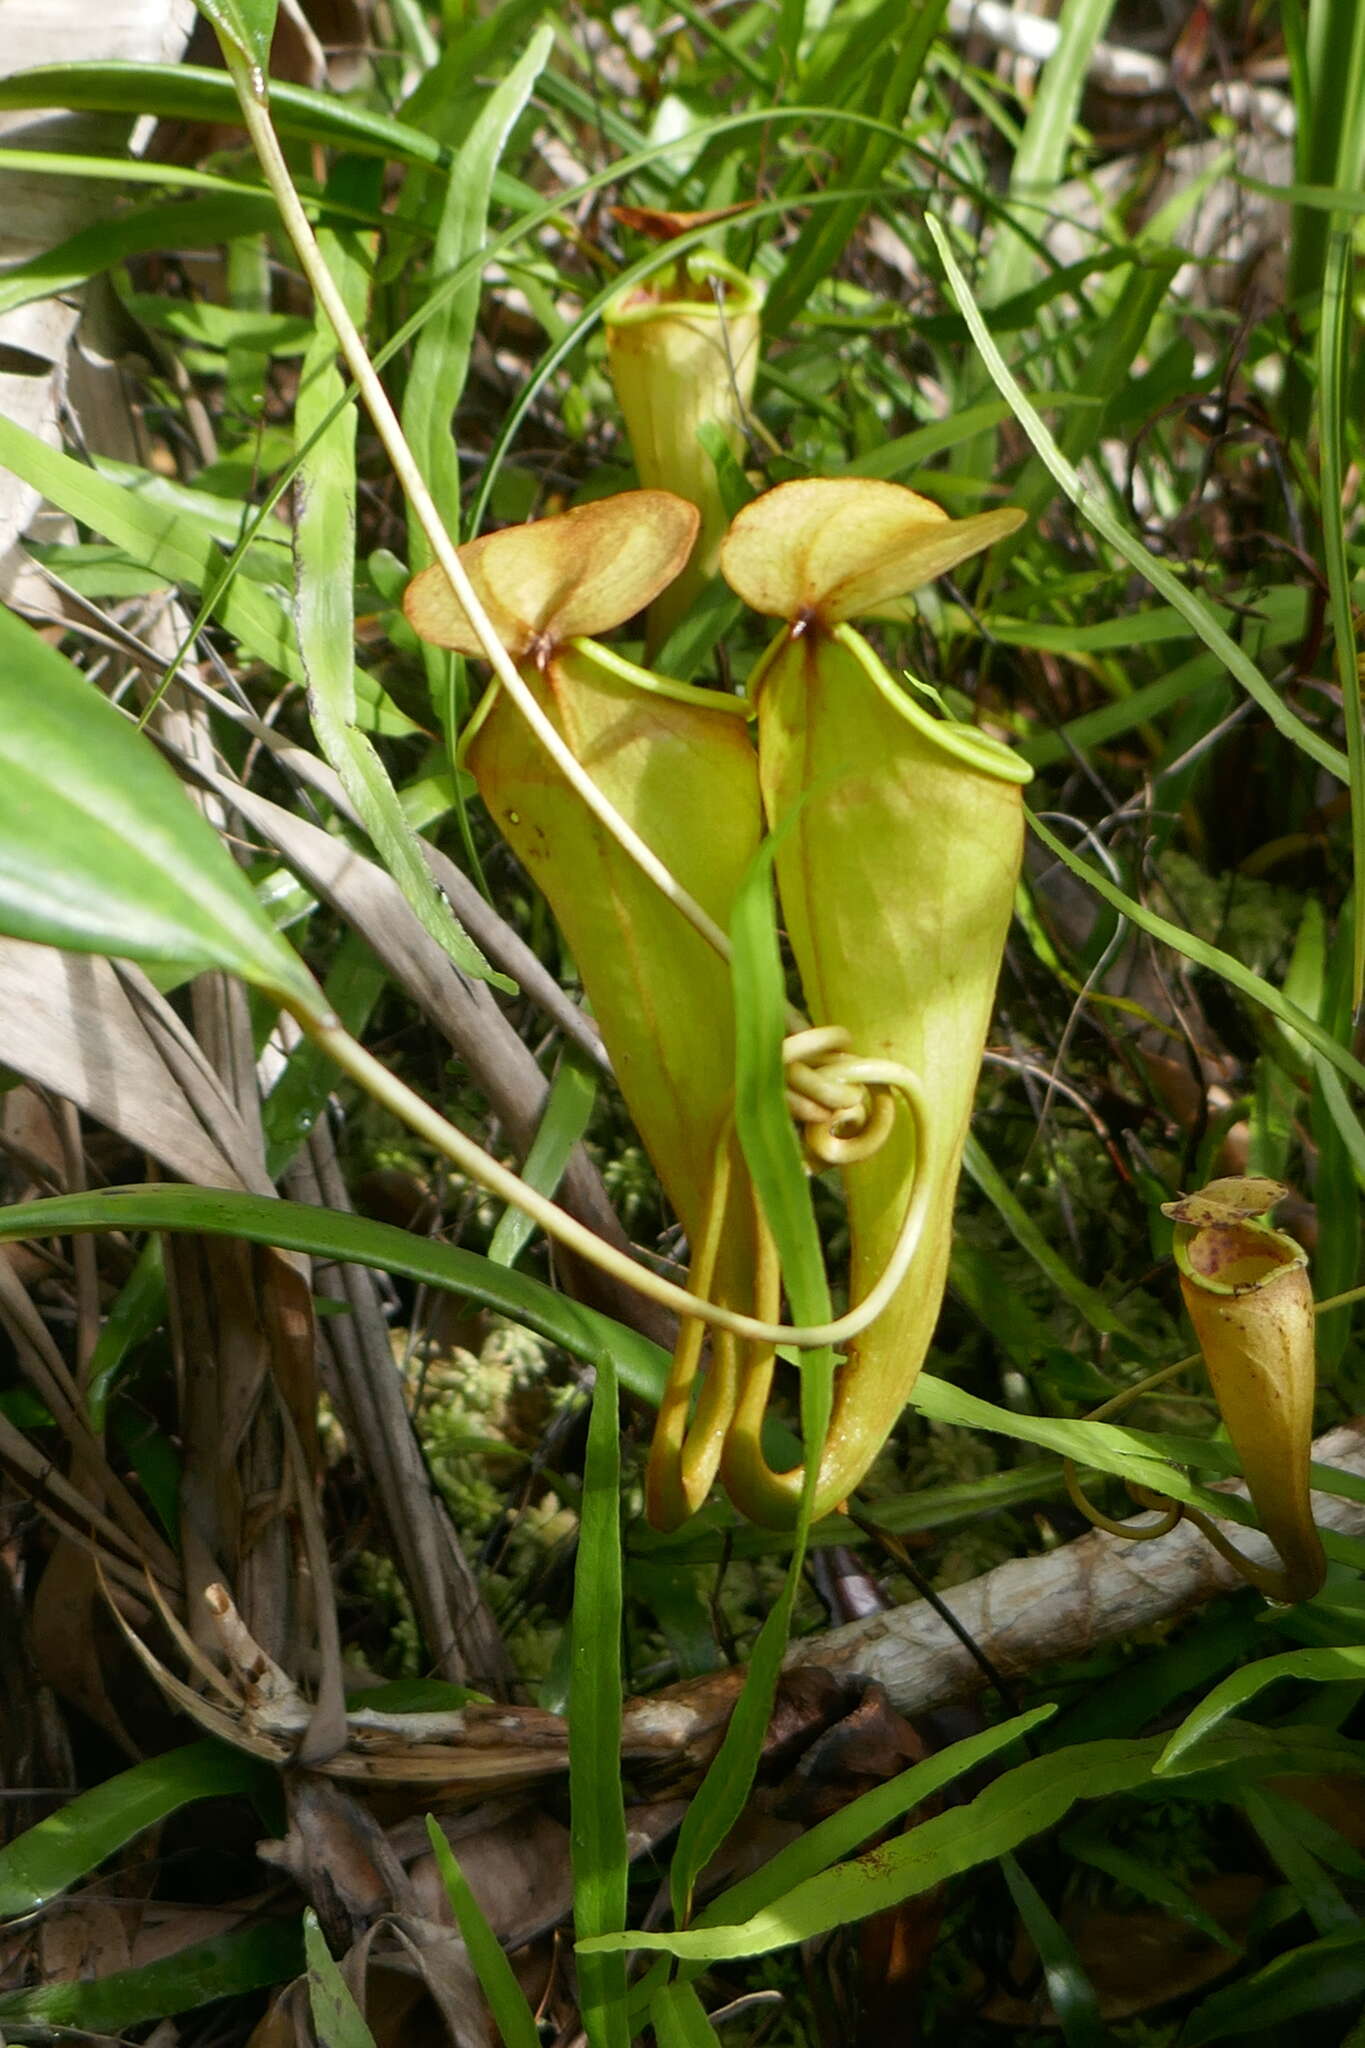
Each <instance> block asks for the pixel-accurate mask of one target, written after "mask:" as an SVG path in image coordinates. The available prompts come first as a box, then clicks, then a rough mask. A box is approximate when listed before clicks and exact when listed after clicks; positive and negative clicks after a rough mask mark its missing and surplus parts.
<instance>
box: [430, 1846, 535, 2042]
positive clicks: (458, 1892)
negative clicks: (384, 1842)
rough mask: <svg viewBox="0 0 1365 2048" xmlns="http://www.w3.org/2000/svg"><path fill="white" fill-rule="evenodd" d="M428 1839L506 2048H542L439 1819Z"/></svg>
mask: <svg viewBox="0 0 1365 2048" xmlns="http://www.w3.org/2000/svg"><path fill="white" fill-rule="evenodd" d="M427 1840H428V1841H429V1842H430V1844H431V1853H432V1855H433V1856H434V1857H435V1858H436V1868H437V1869H438V1870H439V1871H440V1873H441V1883H442V1884H443V1885H444V1886H445V1893H446V1897H447V1899H449V1901H450V1910H451V1912H452V1914H453V1915H454V1918H455V1925H456V1926H457V1927H458V1928H459V1930H460V1933H461V1936H462V1937H463V1939H464V1945H465V1947H466V1949H468V1951H469V1960H470V1962H471V1963H472V1964H473V1966H474V1974H475V1975H476V1976H477V1978H478V1980H479V1987H480V1989H481V1990H482V1992H483V1995H484V1997H485V1998H486V1999H487V2000H488V2009H489V2011H490V2012H491V2013H492V2015H493V2019H494V2023H495V2024H496V2026H497V2029H498V2032H499V2034H500V2035H501V2037H502V2041H503V2048H540V2036H539V2034H538V2033H537V2032H536V2019H535V2014H534V2013H533V2012H532V2011H531V2008H530V2006H529V2005H528V2004H527V2003H526V1993H525V1992H524V1991H523V1990H522V1988H521V1986H520V1984H519V1983H518V1982H517V1979H516V1975H515V1972H514V1971H513V1969H512V1965H511V1964H510V1963H509V1962H508V1960H507V1957H506V1956H505V1955H504V1954H503V1951H502V1945H501V1943H500V1942H499V1940H498V1937H497V1935H496V1934H494V1932H493V1930H492V1928H491V1927H490V1926H489V1924H488V1922H487V1920H486V1919H485V1918H484V1914H483V1908H482V1907H481V1906H480V1904H479V1902H478V1900H477V1899H476V1898H475V1896H474V1894H473V1892H472V1891H471V1890H470V1888H469V1881H468V1879H467V1878H466V1876H465V1874H464V1872H463V1871H462V1870H461V1868H460V1866H459V1863H458V1862H457V1861H456V1858H455V1852H454V1850H453V1849H452V1848H451V1846H450V1844H449V1842H448V1841H447V1840H446V1838H445V1836H444V1834H443V1833H442V1831H441V1828H440V1826H439V1825H438V1823H437V1821H436V1818H435V1816H434V1815H433V1814H430V1813H429V1814H428V1815H427Z"/></svg>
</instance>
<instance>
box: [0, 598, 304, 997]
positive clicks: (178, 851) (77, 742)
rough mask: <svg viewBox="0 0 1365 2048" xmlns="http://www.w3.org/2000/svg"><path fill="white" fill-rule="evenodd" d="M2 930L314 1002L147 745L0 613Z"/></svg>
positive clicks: (287, 953) (237, 875) (67, 667)
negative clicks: (233, 977) (225, 974)
mask: <svg viewBox="0 0 1365 2048" xmlns="http://www.w3.org/2000/svg"><path fill="white" fill-rule="evenodd" d="M0 787H3V790H4V804H3V807H2V808H0V931H3V932H5V933H6V934H7V935H8V936H9V937H11V938H19V939H29V940H33V941H36V942H37V943H38V944H40V945H47V946H62V947H67V948H70V949H72V950H74V951H76V952H82V953H104V954H112V955H114V956H116V957H122V958H127V959H134V960H147V961H157V962H162V963H171V964H176V965H184V966H186V967H196V968H200V967H221V968H226V969H228V970H229V971H230V972H232V973H234V974H240V975H241V976H243V978H244V979H246V980H247V981H250V982H253V983H255V984H256V985H257V986H258V987H261V988H265V989H268V990H271V991H273V992H274V993H275V994H276V995H278V996H284V995H288V996H290V997H292V998H293V999H294V1000H295V1001H298V1002H301V1003H302V1005H303V1007H304V1008H305V1009H312V1008H313V1007H314V1006H315V1000H316V997H317V991H316V989H315V987H314V984H313V982H312V979H311V977H310V976H309V974H308V972H307V970H306V968H305V967H304V966H303V964H302V962H301V961H300V960H299V958H298V956H297V955H296V954H295V953H294V952H293V951H292V949H291V948H290V947H289V946H288V945H287V944H286V943H285V941H284V940H283V939H282V938H280V936H279V934H278V933H277V932H276V931H275V929H274V927H273V925H271V924H270V922H269V920H268V919H267V918H266V917H265V915H264V913H263V912H262V911H261V909H260V907H259V906H258V904H257V902H256V899H255V897H254V896H253V895H252V892H251V889H250V887H249V885H248V883H247V881H246V878H245V876H244V875H243V874H242V872H241V870H240V869H239V868H238V867H237V866H236V865H235V864H234V862H233V860H232V858H231V856H230V855H229V854H228V853H227V851H226V850H225V848H224V847H223V845H222V843H221V841H220V840H219V839H218V838H217V836H216V834H215V833H214V832H213V830H212V828H211V827H210V826H209V825H208V824H206V823H205V821H204V819H203V818H202V817H200V815H199V814H198V812H197V811H196V810H195V809H194V807H193V805H192V804H191V803H190V801H189V798H188V797H187V796H186V795H185V793H184V791H183V790H182V789H181V787H180V785H179V783H178V782H177V781H176V779H175V777H174V775H173V774H172V773H171V771H170V769H169V768H168V767H167V766H166V764H165V763H164V762H163V761H162V760H161V758H160V756H159V755H158V754H157V753H156V751H155V749H154V748H153V747H152V745H151V743H150V741H148V740H146V739H145V738H143V736H142V735H141V734H140V733H138V732H137V731H136V729H135V728H134V727H133V726H132V725H131V724H130V723H129V721H128V720H127V719H126V718H125V717H124V715H123V713H122V712H120V711H116V710H115V709H114V707H113V705H112V704H110V703H109V702H108V701H107V700H106V699H105V698H104V697H102V696H101V695H100V693H99V691H98V690H96V689H95V688H94V687H93V686H92V685H91V684H89V683H87V682H86V681H85V679H84V678H83V677H82V676H81V675H80V674H79V673H78V672H77V671H76V670H75V669H74V668H73V667H72V666H71V663H70V662H69V661H67V660H66V659H65V658H64V656H62V655H60V654H58V653H57V651H56V649H55V648H52V647H49V646H48V645H47V643H46V641H44V640H41V639H40V638H39V637H38V635H37V634H36V633H35V632H33V631H32V629H31V628H30V627H28V626H26V625H24V624H23V622H22V621H21V620H19V619H17V618H16V617H15V615H14V614H13V613H12V612H10V611H6V610H3V609H0Z"/></svg>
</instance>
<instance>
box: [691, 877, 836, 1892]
mask: <svg viewBox="0 0 1365 2048" xmlns="http://www.w3.org/2000/svg"><path fill="white" fill-rule="evenodd" d="M777 844H778V841H777V839H776V838H770V839H767V840H765V841H764V843H763V845H762V847H760V849H759V852H758V854H757V855H756V857H755V859H754V860H753V862H752V864H751V866H750V869H749V872H748V874H747V875H746V877H745V879H744V881H743V883H742V884H741V887H740V890H739V893H738V895H737V897H736V899H735V907H734V912H733V915H732V919H731V925H730V942H731V946H732V949H733V950H732V954H731V986H732V988H733V991H734V998H735V1127H736V1130H737V1131H738V1133H739V1138H740V1145H741V1149H742V1150H743V1153H744V1160H745V1164H746V1166H747V1167H748V1169H749V1171H750V1173H751V1174H752V1176H753V1180H754V1186H755V1187H756V1189H757V1190H758V1194H759V1199H760V1201H761V1202H762V1204H763V1212H764V1214H765V1216H766V1217H767V1219H768V1223H769V1226H770V1228H771V1230H772V1233H773V1237H774V1239H775V1241H776V1244H777V1250H778V1256H779V1258H780V1260H781V1263H782V1274H783V1279H784V1282H785V1284H786V1288H787V1298H788V1300H789V1302H790V1304H791V1309H792V1313H793V1315H794V1316H795V1317H796V1318H797V1319H798V1320H799V1321H801V1322H808V1321H809V1322H813V1323H820V1322H825V1321H828V1319H829V1315H830V1304H829V1288H828V1284H827V1282H826V1279H825V1269H824V1259H823V1255H822V1253H821V1249H820V1238H819V1232H818V1231H817V1229H816V1225H815V1214H814V1211H813V1209H812V1207H811V1198H810V1187H809V1184H808V1182H807V1179H806V1173H805V1168H804V1166H803V1164H802V1161H801V1154H800V1150H799V1148H798V1146H797V1142H796V1137H795V1134H794V1132H793V1130H792V1124H791V1118H790V1116H789V1115H788V1112H787V1106H786V1101H785V1097H784V1092H783V1069H782V1040H783V1036H784V1034H785V1031H786V989H785V986H784V983H783V975H782V957H781V952H780V950H779V947H778V940H777V925H776V919H775V906H774V898H773V884H772V861H773V855H774V853H775V851H776V847H777ZM833 1387H834V1357H833V1353H832V1352H830V1351H819V1352H807V1353H806V1354H805V1356H804V1358H803V1360H802V1367H801V1425H802V1434H803V1438H804V1442H805V1455H806V1483H805V1487H804V1491H803V1494H802V1501H801V1510H800V1514H799V1517H798V1520H797V1525H796V1529H795V1532H794V1535H793V1542H792V1555H791V1561H790V1564H789V1565H788V1568H787V1576H786V1579H785V1580H784V1582H783V1586H782V1591H781V1593H780V1594H779V1595H778V1598H777V1602H776V1604H775V1606H774V1607H773V1609H772V1611H771V1613H770V1614H769V1615H768V1618H767V1620H766V1621H765V1622H764V1624H763V1627H762V1629H761V1630H760V1632H759V1635H758V1640H757V1641H756V1642H755V1644H754V1647H753V1651H752V1653H751V1655H750V1659H749V1672H748V1676H747V1678H746V1680H745V1684H744V1690H743V1692H742V1693H741V1694H740V1696H739V1699H738V1701H737V1702H736V1704H735V1709H734V1712H733V1714H732V1715H731V1717H730V1725H729V1727H728V1728H727V1729H726V1731H725V1738H724V1740H723V1742H722V1743H721V1746H720V1749H719V1750H718V1752H717V1753H716V1756H715V1758H714V1759H713V1761H712V1764H711V1767H710V1769H709V1770H708V1771H707V1773H706V1776H705V1778H704V1779H703V1780H702V1783H701V1786H700V1787H699V1789H698V1791H697V1793H696V1794H695V1796H694V1798H693V1800H692V1803H691V1805H690V1806H689V1807H688V1810H687V1813H686V1816H685V1817H684V1820H683V1824H682V1828H681V1829H680V1831H679V1835H678V1843H677V1847H676V1849H675V1851H674V1855H673V1864H672V1868H671V1870H670V1873H669V1887H670V1891H671V1895H672V1900H673V1915H674V1918H675V1919H676V1920H677V1922H678V1924H679V1925H680V1926H681V1925H683V1924H684V1923H685V1922H686V1920H687V1917H688V1915H689V1913H690V1911H691V1905H692V1893H693V1890H694V1888H695V1886H696V1882H697V1879H698V1877H699V1876H700V1875H701V1873H702V1871H703V1870H704V1869H705V1867H706V1865H707V1864H708V1863H709V1862H710V1860H711V1858H712V1857H713V1856H714V1855H715V1853H716V1851H717V1850H718V1849H719V1847H720V1845H721V1843H722V1842H723V1841H724V1840H725V1838H726V1836H727V1835H728V1834H729V1832H730V1830H731V1828H732V1827H733V1826H734V1824H735V1822H736V1821H737V1820H738V1819H739V1816H740V1814H741V1813H742V1812H743V1810H744V1804H745V1801H746V1800H747V1799H748V1797H749V1791H750V1788H751V1786H752V1784H753V1780H754V1773H755V1771H756V1770H757V1768H758V1761H759V1757H760V1755H761V1753H762V1749H763V1742H764V1738H765V1736H766V1734H767V1731H768V1723H769V1721H770V1719H771V1717H772V1710H773V1701H774V1698H775V1696H776V1692H777V1682H778V1679H779V1677H780V1676H781V1671H782V1657H783V1653H784V1651H785V1649H786V1644H787V1637H788V1635H789V1633H790V1631H791V1618H792V1613H793V1610H794V1608H795V1605H796V1596H797V1593H798V1592H799V1590H800V1585H801V1572H802V1568H803V1565H804V1562H805V1553H806V1543H807V1539H808V1537H809V1534H810V1519H811V1514H810V1511H811V1504H812V1498H813V1491H814V1484H815V1477H816V1474H817V1472H818V1470H819V1465H820V1456H821V1452H822V1450H823V1447H824V1441H825V1434H826V1431H827V1430H828V1428H829V1417H830V1412H831V1408H832V1405H833Z"/></svg>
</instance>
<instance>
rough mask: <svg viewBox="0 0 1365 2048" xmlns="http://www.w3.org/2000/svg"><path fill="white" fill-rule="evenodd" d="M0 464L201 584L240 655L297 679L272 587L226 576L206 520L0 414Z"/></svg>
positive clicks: (290, 636)
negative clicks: (99, 468) (107, 472)
mask: <svg viewBox="0 0 1365 2048" xmlns="http://www.w3.org/2000/svg"><path fill="white" fill-rule="evenodd" d="M0 464H3V466H4V467H5V468H6V469H11V470H13V471H14V474H15V475H16V476H20V477H22V478H23V480H24V482H25V483H28V484H32V485H33V487H34V488H35V489H36V490H40V491H41V492H42V493H43V495H44V496H45V497H47V498H50V499H51V500H52V502H53V504H54V505H56V506H57V507H58V508H59V509H60V510H61V511H63V512H66V513H68V514H69V515H70V516H71V518H73V519H79V520H80V521H81V523H82V524H83V525H86V526H91V527H93V528H94V529H95V531H96V532H97V533H102V534H104V535H105V536H106V537H107V538H108V539H109V540H111V541H113V542H114V543H115V544H116V545H117V546H118V547H121V548H122V549H123V550H124V552H125V553H126V554H127V555H129V556H130V557H131V559H132V560H133V561H135V562H137V563H140V564H141V565H142V566H144V567H145V568H148V569H152V570H155V571H156V573H157V574H158V575H161V576H164V577H165V578H166V581H167V582H168V583H169V584H172V585H174V586H175V587H177V588H181V589H186V590H197V591H203V592H204V593H205V594H206V596H209V597H210V598H211V604H210V609H211V610H212V612H213V614H214V615H215V616H216V617H217V618H219V619H221V621H222V623H223V625H224V626H225V627H226V628H227V630H228V631H229V632H230V633H231V634H232V636H233V638H234V639H235V640H237V641H238V642H239V643H240V645H241V647H242V648H243V650H244V651H245V652H246V653H247V654H249V655H251V656H252V657H253V659H255V660H257V661H263V662H265V663H266V665H267V666H268V667H270V668H272V669H274V670H276V671H277V672H278V673H279V674H281V675H285V676H288V677H289V678H290V679H291V680H292V681H294V682H302V681H303V666H302V663H301V662H300V660H299V652H298V642H297V639H296V637H295V634H294V629H293V624H292V621H291V620H290V618H289V614H288V612H287V610H286V609H285V606H284V603H283V602H282V600H281V598H280V596H279V594H278V593H277V592H275V591H273V590H268V589H266V588H265V587H264V586H263V585H261V584H258V583H256V582H253V581H252V580H251V579H250V578H247V577H241V576H236V577H233V578H232V579H231V580H230V581H229V580H228V578H227V576H226V575H225V573H224V571H225V568H226V564H225V562H224V558H223V555H222V552H221V550H220V547H219V544H218V536H217V533H216V530H215V527H214V523H213V522H212V521H211V520H209V519H208V518H196V517H194V516H193V515H192V514H187V512H186V511H185V510H184V509H183V507H179V506H173V505H172V504H171V503H168V502H165V501H164V500H162V499H161V498H160V497H159V496H158V494H156V493H155V492H152V491H150V490H148V491H147V492H145V493H144V492H143V491H142V490H140V489H138V488H136V487H135V486H134V485H133V484H132V483H130V482H123V481H119V482H116V481H114V480H113V479H112V478H110V477H105V476H101V475H100V474H99V473H98V471H96V470H93V469H90V468H88V467H87V466H86V465H85V464H84V463H82V462H76V461H74V460H73V459H72V457H71V456H69V455H63V454H62V453H61V451H60V450H59V449H56V448H49V447H48V446H47V444H46V442H43V441H40V440H39V439H38V437H37V435H36V434H30V433H27V432H25V430H24V429H23V428H22V427H20V426H17V425H16V424H15V422H14V421H13V420H8V419H5V418H4V417H3V415H0Z"/></svg>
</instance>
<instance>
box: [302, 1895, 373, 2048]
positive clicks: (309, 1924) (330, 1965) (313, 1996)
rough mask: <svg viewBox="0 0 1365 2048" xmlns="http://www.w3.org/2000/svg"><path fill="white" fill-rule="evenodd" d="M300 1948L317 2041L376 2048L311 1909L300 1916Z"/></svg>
mask: <svg viewBox="0 0 1365 2048" xmlns="http://www.w3.org/2000/svg"><path fill="white" fill-rule="evenodd" d="M303 1945H304V1952H305V1954H306V1955H307V1958H308V2006H309V2010H310V2011H311V2013H312V2015H313V2027H314V2030H315V2032H316V2034H317V2038H318V2040H319V2041H320V2042H322V2043H325V2048H375V2039H374V2035H373V2034H372V2033H371V2032H370V2030H369V2028H368V2027H367V2026H366V2024H365V2016H364V2014H363V2013H362V2012H361V2010H360V2007H359V2006H358V2005H357V2004H356V2002H355V1999H354V1998H353V1997H352V1995H351V1987H350V1985H349V1984H348V1983H347V1982H346V1979H345V1978H344V1977H343V1976H342V1974H341V1972H340V1970H339V1969H338V1968H337V1965H336V1961H335V1959H334V1958H333V1955H332V1952H331V1950H330V1949H329V1948H328V1946H327V1943H326V1941H325V1940H324V1939H323V1933H322V1929H321V1928H320V1927H319V1925H318V1916H317V1914H316V1913H315V1912H314V1911H313V1909H312V1907H311V1906H310V1907H309V1908H308V1910H307V1912H306V1913H305V1914H304V1916H303Z"/></svg>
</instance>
